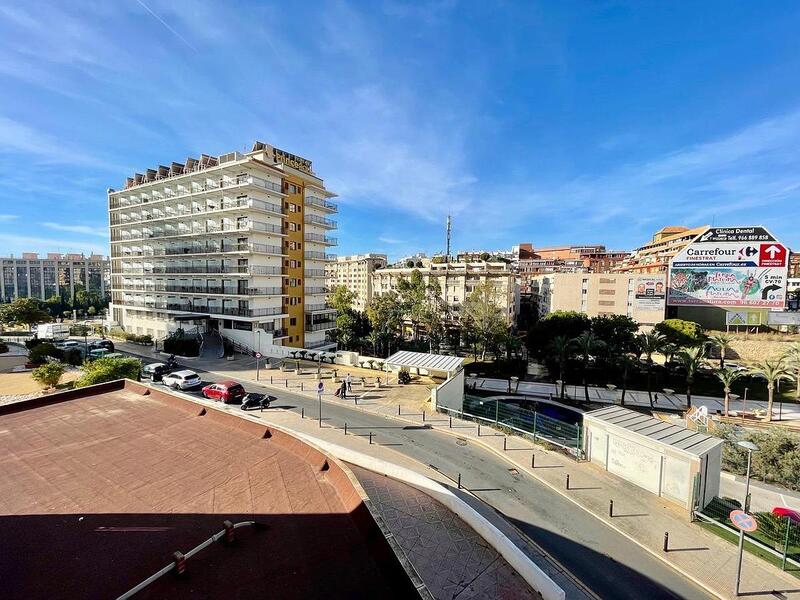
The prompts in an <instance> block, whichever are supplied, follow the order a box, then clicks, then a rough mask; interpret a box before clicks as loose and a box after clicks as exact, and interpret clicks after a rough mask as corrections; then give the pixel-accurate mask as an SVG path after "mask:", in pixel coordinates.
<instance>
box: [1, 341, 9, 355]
mask: <svg viewBox="0 0 800 600" xmlns="http://www.w3.org/2000/svg"><path fill="white" fill-rule="evenodd" d="M6 352H8V344H6V343H5V342H0V354H5V353H6Z"/></svg>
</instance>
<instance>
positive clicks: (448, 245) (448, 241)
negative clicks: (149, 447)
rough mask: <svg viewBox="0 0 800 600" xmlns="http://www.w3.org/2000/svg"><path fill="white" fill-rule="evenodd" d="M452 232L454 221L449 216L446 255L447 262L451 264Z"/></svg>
mask: <svg viewBox="0 0 800 600" xmlns="http://www.w3.org/2000/svg"><path fill="white" fill-rule="evenodd" d="M451 230H452V219H451V218H450V215H447V253H446V255H445V261H446V262H448V263H449V262H450V231H451Z"/></svg>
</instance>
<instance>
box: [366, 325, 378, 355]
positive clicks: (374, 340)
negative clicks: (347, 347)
mask: <svg viewBox="0 0 800 600" xmlns="http://www.w3.org/2000/svg"><path fill="white" fill-rule="evenodd" d="M367 341H368V342H369V343H370V344H372V353H373V354H374V355H375V356H378V343H379V342H380V341H381V332H380V331H376V330H375V329H373V330H372V331H370V332H369V334H368V335H367Z"/></svg>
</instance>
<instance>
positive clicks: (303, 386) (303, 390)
mask: <svg viewBox="0 0 800 600" xmlns="http://www.w3.org/2000/svg"><path fill="white" fill-rule="evenodd" d="M300 391H301V392H305V391H306V388H305V385H304V384H303V382H302V381H301V382H300Z"/></svg>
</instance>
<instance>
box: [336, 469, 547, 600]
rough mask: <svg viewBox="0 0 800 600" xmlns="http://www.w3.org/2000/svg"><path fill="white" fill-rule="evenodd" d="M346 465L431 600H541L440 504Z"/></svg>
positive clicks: (505, 563)
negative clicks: (412, 567) (429, 594)
mask: <svg viewBox="0 0 800 600" xmlns="http://www.w3.org/2000/svg"><path fill="white" fill-rule="evenodd" d="M349 466H350V468H351V469H352V470H353V472H354V473H355V475H356V477H357V478H358V480H359V481H360V482H361V485H362V486H363V487H364V490H365V491H366V492H367V494H368V495H369V497H370V500H371V501H372V503H373V507H374V508H375V509H376V510H377V511H378V512H379V513H380V515H381V517H382V518H383V519H384V522H385V523H386V526H387V527H388V528H389V530H390V531H391V533H392V535H394V537H395V540H396V541H397V543H398V545H399V546H400V548H401V549H402V550H403V552H405V554H406V557H407V558H408V560H409V561H410V562H411V564H412V565H414V568H415V569H416V570H417V572H418V573H419V576H420V577H421V578H422V581H423V582H425V585H426V586H427V587H428V590H429V591H430V593H431V594H432V595H433V597H434V598H436V599H437V600H445V599H447V600H451V599H456V598H457V599H459V600H467V599H475V600H477V599H484V598H485V599H490V598H492V599H495V598H497V599H508V600H511V599H514V600H516V599H519V600H522V599H541V596H540V595H539V594H538V593H537V592H536V591H535V590H532V589H531V587H530V586H529V585H528V583H527V582H526V581H525V580H524V579H523V578H522V577H521V576H520V575H519V574H518V573H517V572H516V571H515V570H514V569H513V568H512V567H511V566H510V565H509V564H508V563H507V562H506V561H505V559H504V558H503V557H502V556H500V555H499V554H498V553H497V551H495V549H494V548H492V547H491V546H489V545H488V544H487V543H486V541H485V540H484V539H483V538H481V537H480V536H479V535H478V534H477V533H475V531H474V530H473V529H472V528H471V527H470V526H469V525H467V524H466V523H465V522H464V521H462V520H461V519H460V518H459V517H458V516H457V515H456V514H455V513H453V512H452V511H450V510H448V509H447V508H446V507H445V506H444V505H442V504H441V503H440V502H438V501H436V500H434V499H433V498H431V497H430V496H428V495H427V494H425V493H423V492H420V491H419V490H417V489H415V488H413V487H411V486H408V485H406V484H404V483H400V482H398V481H395V480H393V479H390V478H388V477H385V476H383V475H379V474H377V473H373V472H371V471H368V470H366V469H362V468H360V467H356V466H354V465H349Z"/></svg>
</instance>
